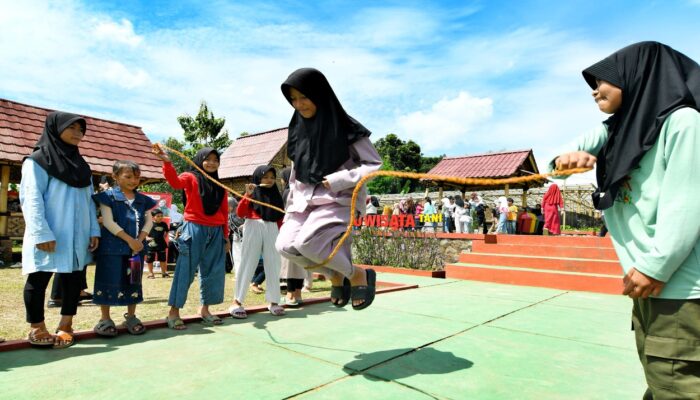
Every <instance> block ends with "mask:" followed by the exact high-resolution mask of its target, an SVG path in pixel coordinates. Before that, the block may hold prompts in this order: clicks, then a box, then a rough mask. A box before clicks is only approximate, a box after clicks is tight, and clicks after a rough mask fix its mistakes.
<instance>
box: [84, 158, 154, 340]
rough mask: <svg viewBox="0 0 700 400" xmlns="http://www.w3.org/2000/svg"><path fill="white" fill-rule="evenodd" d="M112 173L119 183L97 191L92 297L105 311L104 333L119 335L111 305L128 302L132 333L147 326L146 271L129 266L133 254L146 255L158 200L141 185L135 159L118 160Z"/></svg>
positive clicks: (98, 329)
mask: <svg viewBox="0 0 700 400" xmlns="http://www.w3.org/2000/svg"><path fill="white" fill-rule="evenodd" d="M112 177H113V178H114V187H112V188H109V189H107V190H105V191H103V192H100V193H98V194H96V195H94V196H92V198H93V199H94V200H95V202H96V203H97V204H98V205H99V207H100V212H101V214H102V242H101V243H100V246H99V247H98V248H97V257H96V267H95V293H94V298H93V302H94V303H95V304H98V305H99V306H100V311H101V313H102V316H101V317H100V321H99V322H98V323H97V325H95V328H94V331H95V333H97V334H98V335H101V336H116V335H117V327H116V326H115V325H114V321H113V320H112V317H111V316H110V307H111V306H127V313H126V314H124V319H125V322H124V325H125V326H126V328H127V330H128V331H129V333H131V334H132V335H140V334H142V333H144V332H145V331H146V328H145V327H144V326H143V324H142V323H141V320H139V319H138V318H137V317H136V314H135V313H136V304H138V303H141V302H142V301H143V289H142V286H141V273H142V272H143V271H142V270H141V269H140V268H139V269H138V270H135V269H132V268H130V258H131V257H132V256H137V257H139V260H138V262H141V261H142V259H143V256H144V255H145V252H144V251H143V250H144V246H143V242H144V240H145V239H146V236H148V232H149V231H150V230H151V227H152V226H153V220H152V217H151V213H149V212H148V210H150V209H151V208H153V207H155V206H156V202H155V200H153V199H151V198H150V197H148V196H146V195H143V194H141V193H139V192H138V191H137V190H136V188H138V186H139V184H140V183H141V182H140V181H141V170H140V169H139V166H138V164H136V163H135V162H133V161H117V162H115V163H114V166H112ZM135 274H137V275H135Z"/></svg>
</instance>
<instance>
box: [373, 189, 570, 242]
mask: <svg viewBox="0 0 700 400" xmlns="http://www.w3.org/2000/svg"><path fill="white" fill-rule="evenodd" d="M563 207H564V199H563V197H562V196H561V192H560V191H559V187H558V186H557V185H556V184H551V185H550V187H549V189H548V191H547V193H546V194H545V195H544V197H543V199H542V202H541V204H537V205H535V206H534V207H518V206H516V205H515V204H514V201H513V199H512V198H510V197H508V198H506V197H503V196H502V197H499V198H498V200H497V201H496V202H495V203H494V204H492V205H491V206H489V205H488V204H486V202H484V200H483V199H482V197H481V196H480V195H479V194H478V193H477V192H472V193H471V194H469V195H468V196H464V197H462V195H460V194H456V195H450V196H446V197H443V198H442V199H441V200H440V201H439V202H435V203H433V201H432V199H431V198H430V197H425V198H423V199H419V200H417V201H416V200H414V199H413V197H412V196H408V197H406V198H404V199H401V200H399V201H398V202H397V203H393V205H390V204H386V205H384V206H382V205H381V201H380V199H379V197H377V196H368V197H367V199H366V209H367V215H373V214H376V215H379V214H382V215H386V216H393V215H396V216H401V215H410V216H411V218H413V219H414V220H415V223H414V224H412V225H411V227H410V228H403V229H405V230H418V231H422V232H443V233H482V234H488V233H494V234H511V235H513V234H535V235H542V234H545V233H546V234H548V235H559V234H561V229H560V227H561V225H560V224H561V223H560V213H561V212H562V210H563ZM436 216H437V217H438V218H435V217H436ZM545 216H547V217H545Z"/></svg>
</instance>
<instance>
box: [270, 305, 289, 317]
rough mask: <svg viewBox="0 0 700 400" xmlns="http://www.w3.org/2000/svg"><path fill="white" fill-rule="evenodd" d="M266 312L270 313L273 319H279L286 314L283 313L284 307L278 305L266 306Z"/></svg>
mask: <svg viewBox="0 0 700 400" xmlns="http://www.w3.org/2000/svg"><path fill="white" fill-rule="evenodd" d="M267 309H268V311H270V314H272V315H274V316H275V317H281V316H283V315H284V314H286V313H287V312H286V311H284V307H282V306H280V305H279V304H275V305H274V306H267Z"/></svg>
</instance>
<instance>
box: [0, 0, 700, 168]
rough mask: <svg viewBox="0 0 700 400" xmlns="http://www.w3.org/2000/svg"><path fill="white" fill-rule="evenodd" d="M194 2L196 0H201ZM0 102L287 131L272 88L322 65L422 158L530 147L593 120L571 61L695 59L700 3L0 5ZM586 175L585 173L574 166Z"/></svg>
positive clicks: (542, 148) (353, 103) (552, 148)
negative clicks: (204, 115)
mask: <svg viewBox="0 0 700 400" xmlns="http://www.w3.org/2000/svg"><path fill="white" fill-rule="evenodd" d="M202 4H206V7H203V6H202ZM0 10H1V12H0V54H2V57H0V72H1V73H0V97H3V98H7V99H11V100H16V101H20V102H24V103H28V104H32V105H37V106H43V107H49V108H55V109H61V110H66V111H73V112H79V113H83V114H87V115H91V116H95V117H101V118H106V119H112V120H117V121H120V122H127V123H131V124H134V125H138V126H141V127H143V129H144V131H145V132H146V134H147V135H148V136H149V138H150V139H151V140H152V141H159V140H162V139H164V138H165V137H167V136H176V137H182V132H181V130H180V128H179V125H178V124H177V121H176V117H177V116H179V115H181V114H184V113H189V114H194V113H196V111H197V109H198V105H199V102H200V101H201V100H206V101H207V102H208V103H209V106H210V108H211V109H212V110H213V111H214V113H215V114H216V115H217V116H223V117H226V120H227V124H226V128H227V129H228V130H229V133H230V135H231V137H232V138H234V137H237V136H238V134H239V133H240V132H243V131H247V132H251V133H253V132H260V131H265V130H270V129H275V128H278V127H282V126H286V124H287V123H288V121H289V117H290V116H291V111H292V110H291V108H290V107H289V105H288V104H287V103H286V101H285V100H284V98H283V97H282V95H281V93H280V90H279V85H280V83H281V82H282V81H284V79H285V78H286V77H287V75H289V73H291V72H292V71H293V70H295V69H296V68H299V67H308V66H311V67H316V68H318V69H320V70H321V71H323V72H324V73H325V74H326V76H327V77H328V79H329V81H330V82H331V85H332V86H333V87H334V89H335V91H336V93H337V94H338V97H339V98H340V100H341V102H342V103H343V105H344V107H345V108H346V109H347V110H348V112H349V113H350V114H351V115H353V116H354V117H355V118H357V119H358V120H359V121H361V122H362V123H363V124H364V125H365V126H367V127H368V128H369V129H370V130H372V131H373V132H374V136H373V138H374V139H376V138H379V137H381V136H384V135H386V134H387V133H395V134H397V135H398V136H399V137H401V138H403V139H412V140H414V141H416V142H417V143H418V144H420V145H421V148H422V149H423V152H424V154H426V155H439V154H447V155H451V156H454V155H463V154H474V153H480V152H486V151H490V150H506V149H512V150H515V149H524V148H532V149H534V152H535V156H536V158H537V161H538V163H539V164H540V168H541V169H543V168H544V164H545V163H546V161H547V160H549V159H550V158H551V157H552V156H554V155H556V154H558V152H559V151H561V150H562V149H564V148H566V147H567V146H568V144H569V143H571V141H572V140H573V139H574V138H575V137H576V136H578V135H580V134H581V133H584V132H586V131H587V130H588V129H590V128H592V127H593V126H595V125H596V124H597V123H599V121H601V120H602V119H604V115H603V114H601V113H600V112H599V111H597V108H596V106H595V104H594V103H593V101H592V99H591V97H590V90H589V89H588V87H587V86H586V84H585V82H584V81H583V79H582V78H581V74H580V71H581V70H582V69H583V68H585V67H587V66H588V65H590V64H592V63H594V62H596V61H598V60H599V59H601V58H603V57H605V56H606V55H608V54H609V53H611V52H613V51H615V50H617V49H619V48H621V47H623V46H625V45H628V44H631V43H634V42H637V41H641V40H658V41H661V42H664V43H666V44H669V45H671V46H672V47H674V48H676V49H677V50H680V51H682V52H684V53H686V54H687V55H688V56H690V57H691V58H694V59H695V60H700V46H697V37H700V29H699V28H698V22H697V21H700V0H679V1H664V2H661V1H646V2H642V1H638V2H637V1H592V0H589V1H578V0H575V1H566V2H561V1H559V2H554V1H549V2H547V1H503V2H497V1H425V2H418V1H385V2H381V1H325V2H321V1H319V2H313V1H270V2H255V1H247V2H227V1H211V2H198V1H180V2H177V1H132V0H127V1H119V2H105V1H52V2H40V1H31V0H29V1H21V2H20V1H9V0H0ZM577 179H578V180H579V181H586V180H591V175H590V174H589V175H588V176H583V177H578V178H577Z"/></svg>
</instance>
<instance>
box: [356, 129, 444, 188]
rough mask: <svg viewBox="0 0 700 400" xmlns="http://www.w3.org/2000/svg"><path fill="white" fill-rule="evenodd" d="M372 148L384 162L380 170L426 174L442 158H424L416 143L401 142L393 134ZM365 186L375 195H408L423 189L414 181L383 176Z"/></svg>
mask: <svg viewBox="0 0 700 400" xmlns="http://www.w3.org/2000/svg"><path fill="white" fill-rule="evenodd" d="M374 146H375V147H376V148H377V151H378V152H379V154H380V155H381V156H382V160H383V161H384V164H383V165H382V170H393V171H404V172H427V171H429V170H430V169H431V168H432V167H434V166H435V164H437V163H438V162H439V161H440V160H441V159H442V158H443V157H444V156H440V157H424V156H423V153H421V149H420V145H418V143H416V142H414V141H413V140H408V141H403V140H401V139H400V138H399V137H398V136H397V135H395V134H393V133H390V134H388V135H386V136H385V137H383V138H381V139H378V140H377V141H376V142H375V143H374ZM367 186H368V188H369V190H370V192H371V193H375V194H384V193H408V192H413V191H416V190H418V189H422V188H424V187H425V186H424V185H423V184H422V183H421V182H420V181H419V180H416V179H401V178H393V177H383V176H382V177H378V178H375V179H374V180H372V181H371V182H370V183H369V184H368V185H367Z"/></svg>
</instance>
